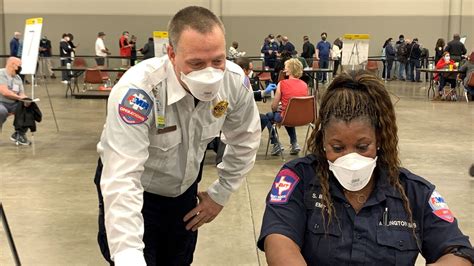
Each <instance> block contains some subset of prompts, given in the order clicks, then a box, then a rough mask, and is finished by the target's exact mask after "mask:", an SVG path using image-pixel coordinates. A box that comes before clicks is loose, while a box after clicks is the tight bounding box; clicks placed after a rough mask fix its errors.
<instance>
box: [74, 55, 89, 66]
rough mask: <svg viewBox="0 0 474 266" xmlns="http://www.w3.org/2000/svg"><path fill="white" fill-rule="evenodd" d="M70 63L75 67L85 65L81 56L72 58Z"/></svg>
mask: <svg viewBox="0 0 474 266" xmlns="http://www.w3.org/2000/svg"><path fill="white" fill-rule="evenodd" d="M72 65H73V66H75V67H87V63H86V60H85V59H84V58H81V57H76V58H74V61H72Z"/></svg>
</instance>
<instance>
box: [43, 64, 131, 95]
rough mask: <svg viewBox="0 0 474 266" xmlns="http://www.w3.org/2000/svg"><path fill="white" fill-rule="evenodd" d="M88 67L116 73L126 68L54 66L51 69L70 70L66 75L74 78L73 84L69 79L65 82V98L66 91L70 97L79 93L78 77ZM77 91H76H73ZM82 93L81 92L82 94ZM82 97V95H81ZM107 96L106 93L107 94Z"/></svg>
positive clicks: (124, 70)
mask: <svg viewBox="0 0 474 266" xmlns="http://www.w3.org/2000/svg"><path fill="white" fill-rule="evenodd" d="M88 69H92V70H97V69H98V70H100V71H104V72H117V73H124V72H126V71H127V70H128V68H122V67H112V68H106V67H75V66H74V67H71V68H67V67H65V66H61V67H55V68H52V70H53V71H70V72H71V74H70V75H68V76H69V77H70V78H71V79H73V80H74V84H71V82H70V81H69V82H68V83H67V87H66V98H67V93H68V91H70V92H71V97H72V96H76V95H77V94H79V84H78V78H79V77H80V76H81V75H82V74H83V73H84V72H85V71H86V70H88ZM75 90H76V91H77V93H74V91H75ZM82 94H83V93H81V95H82ZM82 97H83V95H82ZM107 97H108V95H107Z"/></svg>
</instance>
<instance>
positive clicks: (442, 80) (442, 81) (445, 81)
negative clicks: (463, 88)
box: [438, 75, 456, 93]
mask: <svg viewBox="0 0 474 266" xmlns="http://www.w3.org/2000/svg"><path fill="white" fill-rule="evenodd" d="M448 83H449V84H450V85H451V89H454V88H456V80H455V79H451V78H445V77H443V75H439V88H438V91H439V92H440V93H442V92H443V88H444V86H446V84H448Z"/></svg>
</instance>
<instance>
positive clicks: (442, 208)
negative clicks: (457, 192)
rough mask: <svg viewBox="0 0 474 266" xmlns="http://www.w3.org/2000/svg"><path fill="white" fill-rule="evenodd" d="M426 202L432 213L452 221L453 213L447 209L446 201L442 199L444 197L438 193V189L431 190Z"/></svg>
mask: <svg viewBox="0 0 474 266" xmlns="http://www.w3.org/2000/svg"><path fill="white" fill-rule="evenodd" d="M428 203H429V204H430V207H431V209H432V210H433V214H434V215H436V216H438V217H439V218H441V219H443V220H445V221H446V222H449V223H452V222H454V215H453V213H452V212H451V210H450V209H449V207H448V204H447V203H446V201H444V198H443V197H442V196H441V194H439V193H438V191H436V190H435V191H433V193H432V194H431V197H430V199H429V201H428Z"/></svg>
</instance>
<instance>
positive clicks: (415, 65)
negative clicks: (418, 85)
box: [407, 59, 421, 81]
mask: <svg viewBox="0 0 474 266" xmlns="http://www.w3.org/2000/svg"><path fill="white" fill-rule="evenodd" d="M420 67H421V63H420V59H410V61H409V67H408V71H409V75H408V77H407V79H410V80H411V81H420ZM413 74H415V76H414V75H413Z"/></svg>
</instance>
